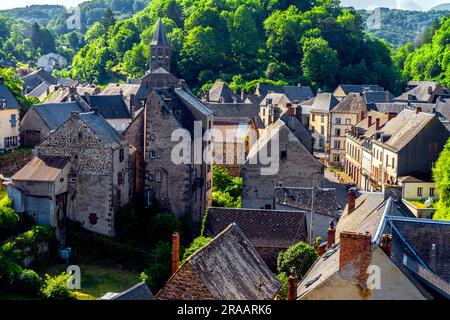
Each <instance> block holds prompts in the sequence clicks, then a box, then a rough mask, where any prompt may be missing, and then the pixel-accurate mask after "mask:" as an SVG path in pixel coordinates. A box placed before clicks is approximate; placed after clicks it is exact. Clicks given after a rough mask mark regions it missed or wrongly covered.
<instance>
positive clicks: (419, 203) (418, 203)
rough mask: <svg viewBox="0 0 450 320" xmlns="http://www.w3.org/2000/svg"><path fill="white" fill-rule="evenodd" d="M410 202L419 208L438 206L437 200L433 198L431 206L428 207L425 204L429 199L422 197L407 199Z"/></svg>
mask: <svg viewBox="0 0 450 320" xmlns="http://www.w3.org/2000/svg"><path fill="white" fill-rule="evenodd" d="M406 200H407V201H408V202H410V203H411V204H412V205H414V206H416V207H417V208H419V209H426V208H436V207H437V203H438V201H437V200H433V202H432V203H431V206H429V207H427V206H426V205H425V201H427V199H421V200H409V199H406Z"/></svg>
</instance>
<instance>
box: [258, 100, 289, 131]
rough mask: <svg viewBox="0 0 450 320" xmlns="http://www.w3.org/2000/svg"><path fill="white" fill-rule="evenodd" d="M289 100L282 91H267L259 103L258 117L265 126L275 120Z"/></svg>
mask: <svg viewBox="0 0 450 320" xmlns="http://www.w3.org/2000/svg"><path fill="white" fill-rule="evenodd" d="M290 104H291V101H290V100H289V99H288V97H287V96H286V95H285V94H283V93H268V94H267V95H266V96H265V97H264V99H263V100H262V101H261V103H260V112H259V117H260V118H261V120H262V121H263V123H264V126H265V127H268V126H270V125H271V124H272V123H274V122H275V121H277V120H278V119H279V118H280V117H281V115H282V114H283V113H284V112H285V111H286V110H287V106H288V105H290Z"/></svg>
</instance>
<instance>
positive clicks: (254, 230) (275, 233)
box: [205, 207, 308, 272]
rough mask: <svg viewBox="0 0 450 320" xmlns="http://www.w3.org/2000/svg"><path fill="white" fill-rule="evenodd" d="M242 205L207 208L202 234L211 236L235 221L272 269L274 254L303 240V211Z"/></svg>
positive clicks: (304, 231) (304, 214)
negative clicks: (249, 207) (238, 206)
mask: <svg viewBox="0 0 450 320" xmlns="http://www.w3.org/2000/svg"><path fill="white" fill-rule="evenodd" d="M295 210H296V209H292V208H288V209H286V210H262V209H245V208H214V207H211V208H208V215H207V219H206V224H205V236H207V237H215V236H217V235H218V234H219V233H220V232H222V231H223V230H224V229H225V228H226V227H227V226H228V225H229V224H231V223H236V224H237V225H238V226H240V229H241V230H242V232H243V233H244V235H245V236H246V237H247V239H248V240H250V242H251V243H252V245H253V247H255V249H256V251H257V252H258V253H259V255H260V256H261V258H262V259H263V260H264V262H265V263H266V264H267V266H268V267H269V268H270V270H272V271H273V272H276V270H277V257H278V254H279V253H280V252H281V251H283V250H286V249H287V248H289V247H290V246H292V245H294V244H296V243H298V242H300V241H307V228H308V226H307V224H306V216H307V215H308V213H307V212H305V211H295Z"/></svg>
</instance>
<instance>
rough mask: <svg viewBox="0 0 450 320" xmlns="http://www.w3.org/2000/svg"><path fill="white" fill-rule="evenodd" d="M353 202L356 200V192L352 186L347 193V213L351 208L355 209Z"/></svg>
mask: <svg viewBox="0 0 450 320" xmlns="http://www.w3.org/2000/svg"><path fill="white" fill-rule="evenodd" d="M355 202H356V193H355V190H353V188H351V189H350V190H348V193H347V214H350V213H351V212H352V211H353V210H355Z"/></svg>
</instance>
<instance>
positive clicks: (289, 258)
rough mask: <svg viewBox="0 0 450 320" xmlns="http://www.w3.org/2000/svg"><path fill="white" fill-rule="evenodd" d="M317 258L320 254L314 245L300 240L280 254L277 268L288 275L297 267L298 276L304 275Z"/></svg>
mask: <svg viewBox="0 0 450 320" xmlns="http://www.w3.org/2000/svg"><path fill="white" fill-rule="evenodd" d="M317 258H318V254H317V252H316V249H315V248H314V247H313V246H312V245H310V244H308V243H306V242H303V241H302V242H298V243H296V244H294V245H292V246H290V247H289V248H287V249H286V250H284V251H281V252H280V253H279V254H278V258H277V270H278V272H279V273H281V272H284V273H285V274H287V275H288V274H290V272H291V269H292V268H295V270H296V272H297V276H299V277H303V276H304V275H305V274H306V272H308V270H309V269H310V268H311V266H312V265H313V264H314V262H315V261H316V259H317Z"/></svg>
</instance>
